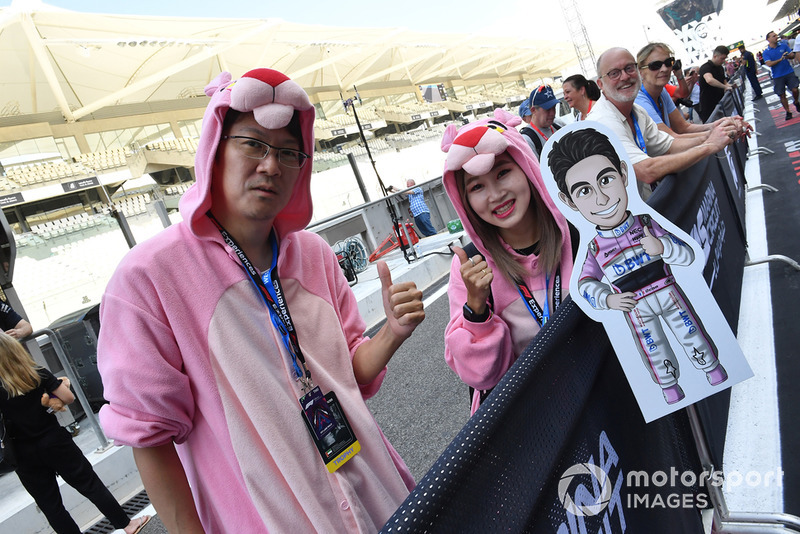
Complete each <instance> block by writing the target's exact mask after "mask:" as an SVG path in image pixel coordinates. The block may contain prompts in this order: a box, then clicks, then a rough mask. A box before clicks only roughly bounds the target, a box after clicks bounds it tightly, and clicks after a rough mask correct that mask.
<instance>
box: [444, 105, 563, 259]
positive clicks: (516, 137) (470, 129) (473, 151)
mask: <svg viewBox="0 0 800 534" xmlns="http://www.w3.org/2000/svg"><path fill="white" fill-rule="evenodd" d="M520 123H522V119H521V118H519V117H518V116H516V115H513V114H511V113H509V112H507V111H505V110H503V109H499V108H498V109H495V110H494V118H492V119H482V120H479V121H475V122H471V123H469V124H467V125H465V126H462V127H461V128H460V129H459V128H458V127H457V126H456V125H454V124H451V125H449V126H448V127H447V129H446V130H445V132H444V136H443V137H442V150H443V151H444V152H446V153H447V157H446V159H445V164H444V173H443V174H442V181H443V182H444V188H445V191H447V196H449V197H450V201H451V202H452V203H453V206H454V207H455V209H456V212H457V213H458V216H459V218H460V219H461V224H463V225H464V230H465V231H466V232H467V234H468V235H469V237H470V239H472V242H473V243H475V246H476V247H477V248H478V250H479V251H480V253H481V255H482V256H484V257H486V256H487V252H486V247H485V246H484V245H483V243H482V242H481V240H480V238H479V237H478V235H477V234H476V233H475V229H474V228H473V227H472V224H471V223H470V222H469V219H468V218H467V212H466V208H465V207H464V206H463V205H462V203H461V198H460V196H459V194H458V186H457V185H456V178H455V171H457V170H459V169H464V170H465V171H466V172H468V173H470V174H484V173H487V172H489V171H490V170H491V169H492V166H493V165H494V159H495V157H496V156H498V155H500V154H502V153H503V152H506V151H508V154H509V155H510V156H511V157H512V158H513V159H514V161H515V162H516V163H517V165H519V166H520V168H521V169H522V170H523V172H525V175H526V176H527V177H528V179H529V180H530V181H531V183H532V184H533V188H534V189H535V190H536V193H537V194H538V195H539V197H540V198H541V199H542V202H543V203H544V205H545V206H547V209H548V210H550V214H551V215H552V216H553V218H554V219H555V221H556V224H557V225H558V228H559V230H561V235H562V236H563V238H562V239H563V242H562V250H561V266H562V267H561V268H562V272H565V273H569V272H571V270H572V249H571V244H570V235H569V227H568V226H567V220H566V218H564V216H563V215H562V214H561V212H560V211H559V210H558V208H556V206H555V204H554V203H553V200H552V199H551V198H550V195H549V194H548V192H547V188H546V187H545V185H544V182H543V181H542V174H541V172H540V171H539V162H538V161H537V160H536V157H535V156H534V155H533V152H531V149H530V147H529V146H528V143H527V142H525V139H524V138H523V137H522V134H520V133H519V132H518V131H517V129H516V128H515V126H517V125H519V124H520Z"/></svg>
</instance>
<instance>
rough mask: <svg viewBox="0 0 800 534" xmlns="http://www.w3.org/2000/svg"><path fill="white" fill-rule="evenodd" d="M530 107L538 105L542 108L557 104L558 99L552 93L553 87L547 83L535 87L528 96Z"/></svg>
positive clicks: (549, 107)
mask: <svg viewBox="0 0 800 534" xmlns="http://www.w3.org/2000/svg"><path fill="white" fill-rule="evenodd" d="M529 100H530V102H531V107H534V106H538V107H540V108H544V109H551V108H553V107H555V105H556V104H558V99H557V98H556V95H555V94H554V93H553V88H552V87H550V86H549V85H540V86H539V87H538V88H537V89H534V90H533V91H532V92H531V96H530V98H529Z"/></svg>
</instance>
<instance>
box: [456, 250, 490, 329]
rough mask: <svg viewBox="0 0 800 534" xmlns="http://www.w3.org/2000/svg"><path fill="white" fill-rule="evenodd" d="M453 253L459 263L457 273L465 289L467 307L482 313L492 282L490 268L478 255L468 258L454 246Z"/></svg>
mask: <svg viewBox="0 0 800 534" xmlns="http://www.w3.org/2000/svg"><path fill="white" fill-rule="evenodd" d="M453 252H454V253H455V255H456V256H458V260H459V261H460V262H461V268H460V270H459V272H460V273H461V279H462V280H463V281H464V287H465V288H467V305H468V306H469V307H470V308H472V309H473V310H475V312H477V313H483V311H484V310H485V309H486V299H488V298H489V293H491V291H492V280H494V273H493V272H492V268H491V267H489V264H488V263H486V260H484V259H483V257H481V255H480V254H476V255H475V256H474V257H472V258H469V257H467V253H466V252H464V249H463V248H461V247H455V246H454V247H453Z"/></svg>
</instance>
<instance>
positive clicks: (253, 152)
mask: <svg viewBox="0 0 800 534" xmlns="http://www.w3.org/2000/svg"><path fill="white" fill-rule="evenodd" d="M221 139H233V140H235V146H236V148H237V149H238V150H239V152H241V153H242V155H243V156H245V157H248V158H252V159H264V158H266V157H267V156H268V155H269V151H270V150H273V149H274V150H277V151H278V161H279V162H280V163H281V164H283V165H285V166H286V167H291V168H292V169H300V168H302V167H303V165H305V164H306V161H308V159H310V158H311V156H309V155H308V154H306V153H305V152H301V151H299V150H294V149H291V148H278V147H276V146H272V145H270V144H269V143H265V142H264V141H259V140H258V139H253V138H252V137H247V136H244V135H224V136H222V137H221Z"/></svg>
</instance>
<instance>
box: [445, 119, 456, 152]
mask: <svg viewBox="0 0 800 534" xmlns="http://www.w3.org/2000/svg"><path fill="white" fill-rule="evenodd" d="M456 135H458V126H456V125H455V124H448V125H447V128H445V129H444V135H443V136H442V152H447V151H448V150H450V145H452V144H453V140H454V139H455V138H456Z"/></svg>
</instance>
